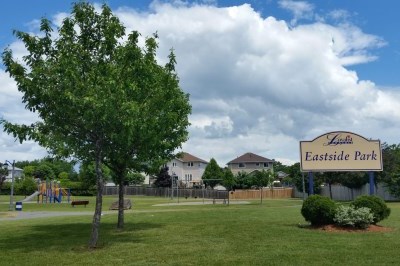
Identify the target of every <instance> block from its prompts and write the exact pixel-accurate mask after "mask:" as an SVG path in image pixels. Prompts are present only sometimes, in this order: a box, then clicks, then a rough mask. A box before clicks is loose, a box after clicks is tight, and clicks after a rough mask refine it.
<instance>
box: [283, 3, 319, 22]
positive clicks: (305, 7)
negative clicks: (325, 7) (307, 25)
mask: <svg viewBox="0 0 400 266" xmlns="http://www.w3.org/2000/svg"><path fill="white" fill-rule="evenodd" d="M278 5H279V6H280V7H281V8H283V9H286V10H288V11H290V12H292V13H293V19H292V20H291V25H293V26H294V25H296V24H297V22H298V20H299V19H312V18H313V16H314V12H313V11H314V5H312V4H310V3H308V2H306V1H291V0H280V1H278Z"/></svg>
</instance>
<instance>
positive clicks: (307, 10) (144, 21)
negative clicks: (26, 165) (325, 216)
mask: <svg viewBox="0 0 400 266" xmlns="http://www.w3.org/2000/svg"><path fill="white" fill-rule="evenodd" d="M105 2H106V3H107V4H109V5H110V6H111V8H112V9H113V11H114V12H115V14H116V15H117V16H119V17H120V19H121V21H122V22H123V23H124V24H125V26H126V27H127V29H128V30H132V29H135V30H139V31H140V32H141V33H142V35H143V36H147V35H150V34H151V33H153V32H155V31H157V32H158V33H159V36H160V48H159V61H160V62H161V63H162V62H163V60H165V58H166V54H167V52H168V51H169V49H170V48H171V47H173V48H174V49H175V51H176V53H177V59H178V66H177V69H178V74H179V76H180V79H181V87H182V89H183V90H185V91H187V92H188V93H190V95H191V103H192V105H193V114H192V115H191V118H190V119H191V123H192V126H191V127H190V128H189V132H190V139H189V141H188V142H187V143H185V144H184V145H183V149H184V150H185V151H187V152H190V153H192V154H194V155H196V156H198V157H200V158H202V159H205V160H209V159H210V158H211V157H214V158H216V159H217V161H218V162H219V163H220V164H221V165H223V164H225V163H226V162H227V161H230V160H231V159H233V158H235V157H237V156H240V155H241V154H243V153H245V152H254V153H257V154H259V155H262V156H264V157H267V158H271V159H277V160H280V161H282V162H284V163H287V164H290V163H293V162H296V161H298V160H299V158H298V157H299V156H298V155H299V151H298V141H300V140H306V139H311V138H314V137H316V136H318V135H321V134H323V133H325V132H328V131H333V130H344V131H352V132H355V133H357V134H360V135H363V136H365V137H370V138H374V139H381V141H382V142H388V143H390V144H394V143H396V144H397V143H400V138H399V132H400V115H399V113H400V112H398V110H399V108H400V75H399V74H398V70H399V69H400V30H399V25H400V23H399V20H400V19H399V16H398V10H400V1H396V0H386V1H373V0H363V1H348V0H324V1H291V0H262V1H261V0H260V1H259V0H256V1H213V0H206V1H195V2H193V1H190V2H186V1H122V0H121V1H119V0H116V1H105ZM71 3H72V1H54V0H36V1H23V0H14V1H4V2H3V3H2V8H1V10H0V18H1V21H0V22H1V27H0V48H1V50H3V49H4V48H5V47H6V46H7V45H10V47H11V48H12V49H13V50H14V51H16V55H17V56H18V55H23V51H22V50H21V45H20V43H18V42H17V40H16V39H15V38H14V37H13V35H12V30H13V29H18V30H22V31H29V32H32V33H34V34H37V33H38V29H37V23H36V22H37V21H38V19H40V18H41V17H42V16H46V17H47V18H49V19H52V20H54V24H57V23H59V22H60V20H57V19H56V18H62V17H63V16H65V14H64V13H66V14H68V13H69V12H70V8H71ZM95 3H100V4H101V3H103V2H102V1H98V2H95ZM0 93H2V95H5V96H4V97H3V99H0V117H4V118H5V119H7V120H10V121H13V122H16V123H27V122H32V121H33V120H35V116H34V115H32V114H29V113H28V112H27V111H24V108H23V105H22V104H21V101H20V97H21V95H20V94H19V93H18V92H17V89H16V86H15V83H13V81H12V80H11V79H9V78H7V75H6V74H5V73H4V68H3V67H2V66H1V67H0ZM10 106H12V107H10ZM44 155H45V152H44V150H43V149H41V148H40V147H38V146H37V145H36V144H34V143H25V144H22V145H20V144H18V143H16V142H15V141H14V139H13V138H12V137H10V136H7V135H6V134H5V133H0V161H4V160H5V159H7V160H12V159H15V160H26V159H37V158H40V157H42V156H44Z"/></svg>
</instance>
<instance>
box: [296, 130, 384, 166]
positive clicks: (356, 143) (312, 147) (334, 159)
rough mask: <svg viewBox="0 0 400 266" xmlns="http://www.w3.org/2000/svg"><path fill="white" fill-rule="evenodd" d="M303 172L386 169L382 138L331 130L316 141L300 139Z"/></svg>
mask: <svg viewBox="0 0 400 266" xmlns="http://www.w3.org/2000/svg"><path fill="white" fill-rule="evenodd" d="M300 157H301V163H300V166H301V171H303V172H327V171H382V170H383V166H382V150H381V143H380V141H379V140H368V139H366V138H364V137H362V136H360V135H357V134H354V133H351V132H346V131H335V132H329V133H326V134H324V135H321V136H319V137H317V138H315V139H314V140H312V141H300Z"/></svg>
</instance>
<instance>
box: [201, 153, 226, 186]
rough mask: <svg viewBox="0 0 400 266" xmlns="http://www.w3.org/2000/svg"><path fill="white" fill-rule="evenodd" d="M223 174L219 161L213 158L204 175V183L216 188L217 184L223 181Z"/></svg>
mask: <svg viewBox="0 0 400 266" xmlns="http://www.w3.org/2000/svg"><path fill="white" fill-rule="evenodd" d="M222 176H223V172H222V170H221V168H220V167H219V165H218V163H217V161H216V160H215V159H214V158H211V160H210V162H209V163H208V164H207V166H206V169H205V170H204V173H203V176H202V179H203V182H204V184H205V185H206V186H209V187H211V188H212V189H214V187H215V186H216V185H217V184H220V183H222Z"/></svg>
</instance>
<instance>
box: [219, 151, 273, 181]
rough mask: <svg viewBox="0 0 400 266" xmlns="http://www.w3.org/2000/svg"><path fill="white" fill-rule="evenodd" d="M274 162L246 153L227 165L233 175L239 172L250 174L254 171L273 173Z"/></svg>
mask: <svg viewBox="0 0 400 266" xmlns="http://www.w3.org/2000/svg"><path fill="white" fill-rule="evenodd" d="M274 162H275V161H274V160H271V159H268V158H265V157H262V156H260V155H257V154H254V153H251V152H248V153H245V154H243V155H242V156H239V157H237V158H236V159H234V160H232V161H230V162H228V163H227V165H228V168H229V169H231V171H232V173H233V174H234V175H237V174H238V173H239V172H245V173H248V174H250V173H252V172H254V171H262V170H265V171H272V172H273V171H274V167H273V163H274Z"/></svg>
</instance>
